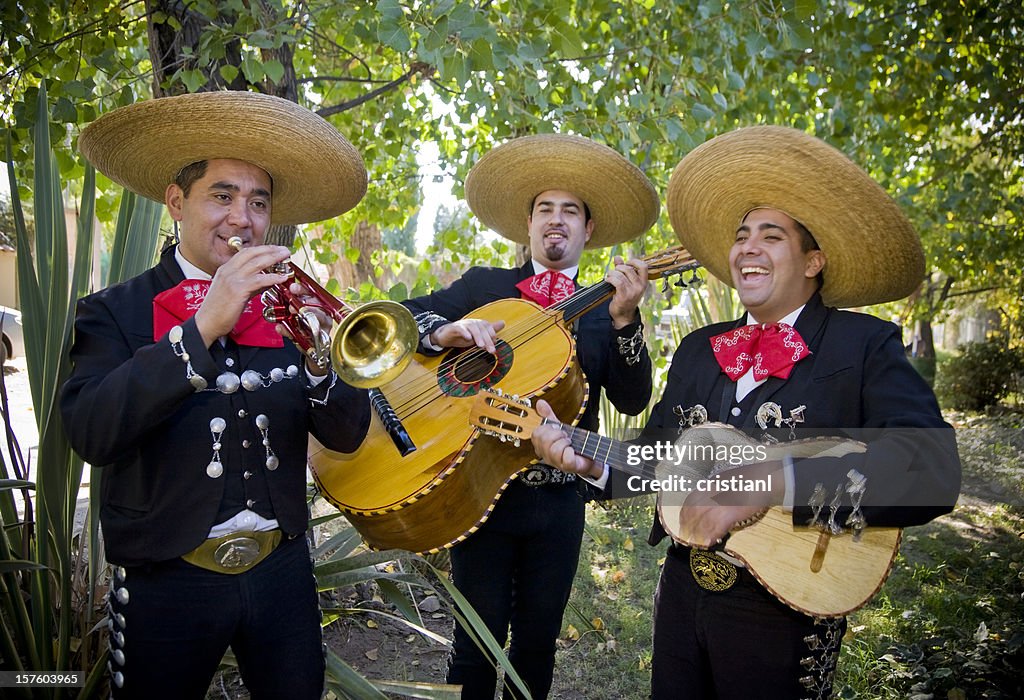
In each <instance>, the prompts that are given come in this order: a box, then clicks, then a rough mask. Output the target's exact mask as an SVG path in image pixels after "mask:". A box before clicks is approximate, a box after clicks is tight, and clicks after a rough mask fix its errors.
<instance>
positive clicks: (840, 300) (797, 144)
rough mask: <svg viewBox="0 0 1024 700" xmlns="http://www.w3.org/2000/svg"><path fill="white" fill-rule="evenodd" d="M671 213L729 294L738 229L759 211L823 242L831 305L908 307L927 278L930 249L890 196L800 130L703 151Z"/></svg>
mask: <svg viewBox="0 0 1024 700" xmlns="http://www.w3.org/2000/svg"><path fill="white" fill-rule="evenodd" d="M666 206H667V207H668V214H669V218H670V219H671V221H672V228H673V229H674V230H675V232H676V235H677V236H678V237H679V240H680V241H681V242H682V244H683V246H685V247H686V249H687V250H688V251H689V252H690V253H691V254H692V255H693V256H694V257H695V258H696V259H697V260H699V261H700V262H701V263H702V264H703V265H704V266H705V267H706V268H707V269H708V271H709V272H711V274H713V275H714V276H715V277H717V278H718V279H720V280H722V281H724V282H726V283H727V284H729V285H731V284H732V276H731V275H730V272H729V249H730V248H731V247H732V243H733V238H734V235H735V233H736V229H737V228H738V227H739V225H740V222H741V221H742V220H743V217H744V216H746V214H747V213H748V212H749V211H750V210H751V209H758V208H770V209H778V210H781V211H783V212H785V213H786V214H788V215H789V216H790V217H792V218H793V219H796V220H797V221H799V222H800V223H801V224H803V225H804V226H805V227H807V229H808V230H809V231H810V232H811V234H812V235H813V236H814V238H815V240H817V241H818V245H819V246H820V247H821V249H822V250H823V251H824V253H825V257H826V259H827V262H826V264H825V269H824V270H823V277H824V286H823V287H822V289H821V296H822V299H823V301H824V302H825V304H827V305H829V306H837V307H843V308H847V307H853V306H867V305H870V304H880V303H882V302H886V301H893V300H896V299H902V298H903V297H905V296H907V295H909V294H910V293H911V292H912V291H914V289H915V287H917V285H918V284H919V283H920V282H921V279H922V278H923V277H924V253H923V251H922V249H921V241H920V239H919V238H918V236H917V234H916V233H915V232H914V229H913V227H912V226H911V224H910V221H909V220H908V219H907V217H906V216H905V215H904V214H903V212H902V211H901V210H900V208H899V207H898V206H897V205H896V203H895V202H894V201H893V200H892V199H891V198H890V197H889V195H888V194H886V192H885V190H883V189H882V188H881V187H880V186H879V185H878V183H876V182H875V181H874V180H872V179H871V178H870V177H869V176H868V175H867V173H865V172H864V171H863V170H861V169H860V168H859V167H857V166H856V165H854V163H853V162H852V161H850V159H849V158H847V157H846V156H845V155H843V154H842V153H841V152H839V151H837V150H836V149H835V148H833V147H832V146H829V145H828V144H827V143H825V142H824V141H822V140H820V139H818V138H815V137H814V136H810V135H809V134H806V133H804V132H802V131H798V130H796V129H789V128H785V127H778V126H755V127H748V128H745V129H738V130H736V131H732V132H730V133H727V134H723V135H721V136H718V137H716V138H713V139H711V140H710V141H708V142H706V143H704V144H702V145H700V146H698V147H697V148H695V149H694V150H693V151H691V152H690V153H688V154H687V155H686V156H685V157H684V158H683V159H682V160H681V161H680V162H679V165H677V166H676V169H675V170H674V171H673V172H672V177H671V178H670V179H669V183H668V193H667V195H666Z"/></svg>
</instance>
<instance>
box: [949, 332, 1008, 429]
mask: <svg viewBox="0 0 1024 700" xmlns="http://www.w3.org/2000/svg"><path fill="white" fill-rule="evenodd" d="M1022 373H1024V352H1022V351H1021V349H1019V348H1008V347H1006V343H1005V342H1004V341H1002V340H997V339H993V340H986V341H985V342H982V343H968V344H967V345H965V346H964V347H963V349H962V350H961V352H960V354H959V355H958V356H955V357H951V358H949V359H948V360H946V361H945V362H944V363H942V364H941V365H940V367H939V372H938V378H937V381H936V384H935V392H936V394H938V396H939V400H940V401H941V402H942V405H943V406H945V407H947V408H956V409H959V410H965V411H980V410H982V409H984V408H987V407H989V406H993V405H995V404H997V403H999V401H1000V400H1001V399H1003V398H1005V397H1006V396H1007V395H1008V394H1009V393H1010V392H1011V391H1015V390H1016V388H1017V385H1018V383H1019V381H1020V376H1021V374H1022Z"/></svg>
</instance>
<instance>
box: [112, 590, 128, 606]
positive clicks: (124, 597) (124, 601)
mask: <svg viewBox="0 0 1024 700" xmlns="http://www.w3.org/2000/svg"><path fill="white" fill-rule="evenodd" d="M114 597H115V598H117V602H118V603H120V604H121V605H128V600H129V596H128V589H127V588H118V589H117V590H116V591H115V592H114Z"/></svg>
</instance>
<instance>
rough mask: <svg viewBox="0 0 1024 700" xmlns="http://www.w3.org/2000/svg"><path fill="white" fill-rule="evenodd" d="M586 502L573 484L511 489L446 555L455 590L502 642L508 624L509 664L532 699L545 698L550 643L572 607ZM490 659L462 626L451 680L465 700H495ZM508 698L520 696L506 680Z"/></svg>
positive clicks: (550, 669) (552, 657)
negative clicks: (473, 531) (566, 607)
mask: <svg viewBox="0 0 1024 700" xmlns="http://www.w3.org/2000/svg"><path fill="white" fill-rule="evenodd" d="M584 511H585V503H584V501H583V498H582V496H581V495H580V494H579V493H578V492H577V490H576V486H575V484H565V485H557V486H555V485H552V486H536V487H531V486H524V485H523V484H521V483H519V480H518V479H516V480H514V481H513V482H512V483H511V484H509V486H508V488H507V489H506V490H505V493H504V494H503V495H502V496H501V498H500V499H499V500H498V504H497V506H496V507H495V509H494V512H493V513H491V517H490V518H489V519H488V521H487V522H486V523H484V525H483V526H482V527H481V528H480V529H479V530H478V531H477V532H476V533H474V534H473V535H472V536H470V537H469V539H467V540H466V541H464V542H461V543H459V544H458V545H456V546H455V547H453V548H452V550H451V559H452V575H453V578H454V580H455V585H456V586H457V587H458V588H459V591H460V592H461V593H462V594H463V595H464V596H465V597H466V598H467V599H468V600H469V602H470V604H471V605H472V606H473V608H474V610H476V612H477V613H478V614H479V615H480V617H481V618H483V620H484V622H485V624H486V625H487V628H488V629H489V630H490V631H491V634H493V635H494V637H495V639H496V640H497V641H498V643H499V644H501V645H504V644H505V640H506V639H507V638H508V633H509V628H510V627H511V632H512V639H511V642H510V643H509V652H508V656H509V661H510V662H511V663H512V667H513V668H514V669H515V670H516V672H517V673H518V674H519V675H520V677H521V678H522V679H523V681H524V682H525V683H526V685H527V687H528V688H529V689H530V694H531V695H532V696H533V698H534V700H542V699H543V698H546V697H547V694H548V691H549V690H550V689H551V679H552V675H553V673H554V667H555V640H556V639H557V638H558V633H559V632H560V631H561V628H562V613H563V612H564V611H565V606H566V604H567V603H568V602H569V592H570V591H571V589H572V582H573V578H574V577H575V575H576V564H577V562H578V560H579V554H580V540H581V538H582V536H583V521H584ZM496 681H497V672H496V669H495V661H494V659H491V658H488V657H487V656H485V655H484V654H483V653H482V652H481V651H480V650H479V649H478V648H477V646H476V644H475V643H474V642H473V640H472V639H471V638H470V637H469V635H468V634H467V633H466V632H465V630H463V629H462V628H461V627H460V626H458V625H456V628H455V648H454V652H453V654H452V658H451V660H450V663H449V668H448V683H457V684H461V685H462V687H463V688H462V697H463V699H464V700H492V698H494V688H495V684H496ZM504 697H505V698H507V699H508V698H518V697H521V695H520V694H518V693H513V692H512V691H511V690H510V689H509V687H508V684H507V683H506V686H505V691H504Z"/></svg>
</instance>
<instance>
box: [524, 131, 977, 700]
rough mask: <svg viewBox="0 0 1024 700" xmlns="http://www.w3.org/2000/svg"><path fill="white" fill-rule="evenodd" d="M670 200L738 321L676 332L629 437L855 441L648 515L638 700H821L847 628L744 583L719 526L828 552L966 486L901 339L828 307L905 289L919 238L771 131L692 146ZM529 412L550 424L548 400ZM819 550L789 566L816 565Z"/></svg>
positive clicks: (842, 165) (847, 167)
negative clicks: (648, 639)
mask: <svg viewBox="0 0 1024 700" xmlns="http://www.w3.org/2000/svg"><path fill="white" fill-rule="evenodd" d="M667 206H668V211H669V216H670V218H671V221H672V226H673V228H674V229H675V231H676V234H677V235H678V237H679V239H680V240H681V242H682V243H683V245H684V246H686V248H687V249H688V250H689V251H690V252H691V253H692V254H693V255H694V257H695V258H696V259H697V260H699V261H700V262H701V263H702V264H703V265H704V266H705V267H706V268H707V269H708V270H709V271H710V272H711V273H712V274H714V275H715V276H716V277H717V278H719V279H720V280H722V281H724V282H726V283H727V284H730V285H732V286H734V287H735V288H736V291H737V292H738V294H739V298H740V301H742V302H743V305H744V307H745V308H746V311H747V313H746V315H745V316H744V317H742V318H740V319H738V320H736V321H732V322H728V323H718V324H714V325H711V326H708V327H706V328H702V329H699V330H697V331H695V332H693V333H691V334H690V335H688V336H687V337H686V338H684V339H683V341H682V342H681V343H680V345H679V348H678V349H677V351H676V353H675V355H674V356H673V358H672V365H671V368H670V370H669V375H668V381H667V384H666V387H665V391H664V394H663V395H662V398H661V400H660V401H659V403H658V404H657V405H656V406H655V408H654V410H653V412H652V415H651V418H650V421H649V422H648V425H647V427H646V428H645V430H644V435H643V438H644V439H646V440H648V441H651V442H656V443H671V442H673V441H675V440H676V439H677V436H678V435H680V433H685V429H686V428H688V427H690V426H692V425H695V424H697V423H700V422H702V421H711V423H709V424H708V425H712V424H713V423H717V424H729V425H730V426H733V427H735V428H739V429H741V430H743V431H744V432H746V433H748V434H749V435H751V436H753V437H756V438H758V439H760V440H764V441H766V442H779V441H783V442H782V443H781V444H778V445H775V447H774V448H772V453H773V454H775V453H776V451H777V450H784V449H785V445H784V441H787V440H792V439H794V438H796V437H803V436H808V437H811V436H814V437H818V438H820V437H824V436H836V437H842V438H847V439H855V440H858V441H859V442H861V443H866V448H863V445H862V446H861V447H862V449H861V450H855V451H849V452H848V453H846V454H843V455H842V456H826V457H818V458H815V459H809V458H800V457H793V456H792V453H790V454H789V456H784V457H782V458H781V459H774V460H765V461H762V462H755V463H752V464H745V465H743V466H739V467H731V468H729V465H722V466H723V467H726V468H719V469H718V470H715V471H713V472H712V477H711V479H709V480H708V482H707V483H708V487H707V488H705V489H704V490H703V491H702V490H690V491H689V492H684V493H680V494H679V497H678V498H679V501H681V507H679V506H678V504H677V506H676V507H677V508H678V510H677V513H678V514H677V516H676V520H677V522H666V523H665V525H664V526H663V524H662V523H661V522H660V521H656V522H655V525H654V528H653V530H652V532H651V537H650V543H651V544H657V543H658V542H660V541H661V540H662V539H663V538H664V537H665V535H666V530H669V531H670V532H673V533H676V532H678V533H679V535H678V537H675V536H674V538H673V539H674V542H673V544H672V545H671V546H670V548H669V551H668V556H667V557H666V560H665V565H664V567H663V569H662V572H661V580H660V583H659V585H658V592H657V594H656V597H655V620H654V651H653V669H652V697H653V698H655V699H664V698H676V697H679V693H680V692H681V689H684V688H685V689H686V692H687V693H688V694H690V695H692V697H694V698H712V697H713V698H719V699H720V700H721V699H739V698H744V699H746V698H754V697H756V698H778V699H779V700H783V699H785V700H793V699H795V698H827V697H829V696H830V694H831V688H832V678H833V672H834V670H835V660H836V658H837V656H838V651H839V644H840V640H841V639H842V636H843V631H844V630H845V627H846V622H845V618H844V617H842V616H841V615H840V616H835V617H830V618H828V619H815V618H814V617H812V616H810V615H807V614H804V613H803V612H799V611H797V610H795V609H792V608H791V607H787V605H784V604H783V602H781V600H780V598H777V597H776V596H773V595H772V593H770V592H769V590H768V588H767V587H766V586H762V585H761V583H760V582H759V579H756V578H755V575H756V573H757V572H756V567H753V566H752V567H751V569H754V571H753V573H752V571H751V570H750V569H747V568H745V567H744V566H743V562H742V561H740V560H737V559H736V558H735V557H731V556H729V555H728V554H727V553H726V552H725V551H723V548H725V549H727V548H728V544H729V536H730V531H734V532H736V534H734V535H733V536H734V537H737V538H738V537H739V536H740V535H739V533H742V532H743V530H744V528H746V527H750V526H751V525H752V524H753V523H758V524H759V523H760V521H759V520H758V518H759V517H760V516H761V514H762V513H763V511H764V510H765V509H766V508H767V507H769V506H773V511H775V510H776V509H779V510H782V511H785V510H787V509H788V510H791V511H792V516H791V523H789V522H786V520H788V518H784V519H783V520H782V524H781V525H779V526H778V527H777V528H776V530H777V531H778V532H779V533H781V534H780V535H779V537H785V535H786V533H787V532H789V533H790V534H792V532H793V531H794V530H796V529H797V528H802V529H804V530H806V529H808V528H809V527H817V528H820V531H821V533H823V534H822V535H821V536H820V537H819V541H822V542H824V543H825V544H827V542H828V538H829V537H832V536H836V537H840V536H845V537H852V538H853V540H852V541H853V542H856V541H858V540H857V534H858V533H860V532H862V531H863V530H864V528H867V529H868V530H869V531H870V530H871V528H872V527H873V526H876V527H883V528H885V527H887V528H898V527H903V526H908V525H915V524H920V523H924V522H927V521H928V520H930V519H932V518H935V517H937V516H939V515H941V514H943V513H946V512H948V511H950V510H951V509H952V507H953V505H954V503H955V502H956V498H957V493H958V489H959V484H960V462H959V458H958V456H957V450H956V441H955V437H954V434H953V430H952V428H951V427H950V426H949V425H948V424H946V423H945V422H944V421H943V419H942V416H941V414H940V412H939V407H938V404H937V402H936V400H935V396H934V395H933V393H932V391H931V389H930V388H929V387H928V385H927V384H926V383H925V382H924V381H923V380H922V378H921V377H920V376H919V375H918V374H917V372H916V371H915V370H914V369H913V367H911V365H910V364H909V362H908V361H907V359H906V357H905V356H904V352H903V343H902V341H901V337H900V331H899V329H898V328H897V327H896V326H895V325H893V324H891V323H886V322H883V321H881V320H879V319H877V318H875V317H873V316H868V315H865V314H860V313H851V312H847V311H838V310H837V309H836V308H835V307H859V306H866V305H870V304H876V303H881V302H885V301H892V300H896V299H900V298H903V297H905V296H906V295H908V294H909V293H910V292H912V291H913V290H914V288H915V287H916V286H917V285H918V284H919V283H920V281H921V278H922V276H923V273H924V256H923V253H922V250H921V245H920V241H919V240H918V237H917V235H916V234H915V232H914V230H913V228H912V227H911V225H910V222H909V221H908V220H907V218H906V216H905V215H904V214H903V212H902V211H901V210H900V209H899V207H898V206H897V205H896V203H895V202H893V201H892V200H891V199H890V198H889V196H888V195H887V194H886V193H885V192H884V190H882V188H881V187H879V186H878V185H877V184H876V183H875V182H874V181H873V180H872V179H871V178H870V177H868V175H867V174H866V173H864V172H863V171H862V170H861V169H860V168H858V167H857V166H856V165H854V164H853V163H852V162H851V161H850V160H848V159H847V158H846V156H845V155H843V154H842V153H840V152H839V151H837V150H835V149H834V148H832V147H831V146H829V145H827V144H825V143H824V142H822V141H820V140H818V139H816V138H814V137H812V136H809V135H808V134H805V133H803V132H800V131H797V130H794V129H787V128H781V127H751V128H745V129H740V130H737V131H734V132H731V133H728V134H724V135H722V136H718V137H716V138H714V139H712V140H711V141H709V142H707V143H705V144H703V145H701V146H699V147H698V148H696V149H694V150H693V151H692V152H691V153H689V154H688V155H687V156H686V157H684V158H683V159H682V161H681V162H680V163H679V165H678V166H677V167H676V169H675V171H674V172H673V174H672V177H671V180H670V181H669V187H668V195H667ZM538 413H540V414H542V415H546V416H547V417H551V414H550V410H549V408H548V407H545V406H544V405H543V404H539V405H538ZM707 430H710V428H701V429H697V431H698V432H700V431H703V432H707ZM717 430H718V431H719V433H720V434H722V435H725V434H727V433H732V432H733V431H732V429H729V428H721V429H717ZM690 432H693V431H692V430H691V431H690ZM533 439H534V447H535V448H536V449H537V451H538V454H539V455H541V456H542V457H543V458H544V459H545V460H547V461H548V462H549V463H550V464H554V465H557V466H559V467H560V468H562V469H565V470H566V471H568V472H570V473H576V474H583V475H586V476H588V477H589V478H595V479H597V480H598V483H604V486H605V494H604V495H605V496H606V497H615V496H627V495H632V494H634V493H636V492H635V491H630V490H629V488H628V486H627V483H626V480H625V479H621V475H620V474H619V473H617V472H613V473H611V474H608V473H607V471H606V470H605V469H604V468H603V465H602V464H595V463H594V462H592V461H591V460H589V459H587V458H585V457H581V456H580V455H577V454H576V453H575V452H574V451H573V450H572V448H571V447H570V446H569V444H570V443H569V436H567V435H566V434H565V433H564V432H563V431H562V430H560V429H558V428H556V427H553V426H545V427H541V428H538V429H537V430H535V431H534V434H533ZM808 443H809V441H800V442H798V443H795V444H794V448H796V447H797V446H801V447H802V446H803V445H806V444H808ZM609 477H610V478H609ZM602 479H608V481H607V482H602V481H601V480H602ZM734 479H736V480H739V481H743V482H745V483H767V484H770V485H771V488H770V489H769V488H764V489H762V490H761V491H759V492H758V491H754V492H751V493H741V494H737V493H736V492H735V491H728V490H726V488H727V487H728V486H729V485H730V484H731V483H732V482H733V480H734ZM634 483H635V482H634ZM718 487H722V488H718ZM766 517H767V516H766ZM753 529H754V528H753V527H751V530H753ZM844 531H845V533H844ZM851 532H852V534H851ZM772 536H773V537H774V536H775V533H772ZM864 539H867V537H865V538H864ZM723 540H724V543H723ZM684 543H685V544H684ZM687 545H689V546H687ZM849 546H850V547H856V544H850V545H849ZM773 551H774V550H773ZM819 555H821V556H824V557H828V556H829V554H828V550H827V548H826V549H824V550H823V552H821V553H819V552H815V557H818V556H819ZM889 556H890V557H891V554H890V555H889ZM815 557H810V558H809V560H807V561H805V562H803V563H802V564H801V565H802V566H804V568H807V567H808V566H810V567H812V569H813V567H814V566H816V565H820V557H819V558H818V559H816V558H815ZM855 575H856V571H852V570H851V571H849V572H848V573H847V576H850V577H852V576H855Z"/></svg>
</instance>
